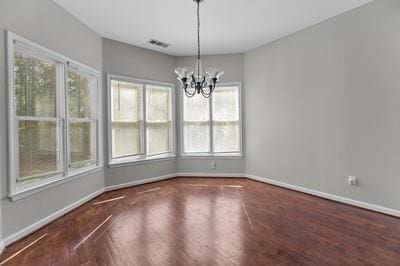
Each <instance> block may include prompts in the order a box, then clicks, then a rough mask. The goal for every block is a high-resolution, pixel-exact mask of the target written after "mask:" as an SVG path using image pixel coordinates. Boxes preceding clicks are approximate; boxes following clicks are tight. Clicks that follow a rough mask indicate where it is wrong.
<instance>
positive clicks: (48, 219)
mask: <svg viewBox="0 0 400 266" xmlns="http://www.w3.org/2000/svg"><path fill="white" fill-rule="evenodd" d="M175 177H232V178H248V179H251V180H255V181H259V182H263V183H266V184H271V185H276V186H279V187H284V188H288V189H292V190H296V191H300V192H303V193H307V194H310V195H314V196H318V197H321V198H326V199H329V200H333V201H337V202H341V203H345V204H348V205H352V206H356V207H360V208H364V209H368V210H372V211H376V212H380V213H383V214H388V215H391V216H395V217H400V210H395V209H390V208H386V207H382V206H379V205H374V204H370V203H365V202H361V201H356V200H352V199H349V198H345V197H341V196H337V195H333V194H329V193H325V192H321V191H317V190H313V189H308V188H304V187H299V186H295V185H291V184H287V183H284V182H280V181H276V180H273V179H268V178H264V177H259V176H255V175H248V174H230V173H176V174H168V175H163V176H158V177H153V178H147V179H143V180H138V181H132V182H128V183H124V184H118V185H113V186H107V187H105V188H104V189H100V190H98V191H96V192H94V193H92V194H90V195H88V196H86V197H84V198H82V199H80V200H78V201H76V202H74V203H72V204H70V205H68V206H67V207H65V208H63V209H61V210H59V211H57V212H55V213H53V214H51V215H49V216H47V217H45V218H43V219H41V220H39V221H37V222H36V223H34V224H31V225H29V226H27V227H25V228H24V229H22V230H20V231H18V232H16V233H14V234H12V235H10V236H8V237H6V238H5V239H3V241H0V253H1V251H2V250H3V249H4V247H5V246H7V245H10V244H12V243H14V242H15V241H17V240H19V239H21V238H23V237H25V236H27V235H29V234H31V233H33V232H34V231H36V230H38V229H39V228H41V227H43V226H45V225H46V224H48V223H50V222H52V221H54V220H55V219H57V218H59V217H61V216H62V215H64V214H66V213H68V212H70V211H72V210H74V209H76V208H78V207H79V206H81V205H82V204H84V203H86V202H87V201H89V200H91V199H93V198H95V197H97V196H99V195H100V194H102V193H104V192H105V191H112V190H117V189H122V188H127V187H132V186H138V185H143V184H148V183H152V182H157V181H162V180H167V179H172V178H175Z"/></svg>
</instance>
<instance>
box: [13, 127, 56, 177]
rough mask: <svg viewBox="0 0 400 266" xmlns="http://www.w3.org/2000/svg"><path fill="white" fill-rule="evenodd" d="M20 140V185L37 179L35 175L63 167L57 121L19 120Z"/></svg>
mask: <svg viewBox="0 0 400 266" xmlns="http://www.w3.org/2000/svg"><path fill="white" fill-rule="evenodd" d="M18 141H19V178H18V179H17V184H18V185H22V184H27V183H30V182H33V181H35V180H37V179H38V178H35V177H34V176H38V175H43V174H46V173H50V172H55V171H59V170H60V169H61V166H60V163H59V156H60V151H59V145H58V143H59V140H58V128H57V123H56V122H39V121H19V122H18ZM39 178H40V177H39Z"/></svg>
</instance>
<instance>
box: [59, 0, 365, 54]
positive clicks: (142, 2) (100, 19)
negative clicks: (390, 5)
mask: <svg viewBox="0 0 400 266" xmlns="http://www.w3.org/2000/svg"><path fill="white" fill-rule="evenodd" d="M54 1H55V2H56V3H58V4H59V5H60V6H62V7H63V8H64V9H66V10H67V11H68V12H70V13H71V14H73V15H74V16H75V17H77V18H78V19H79V20H81V21H82V22H83V23H85V24H86V25H88V26H89V27H90V28H91V29H93V30H94V31H95V32H97V33H98V34H99V35H101V36H103V37H106V38H109V39H113V40H117V41H121V42H125V43H129V44H132V45H136V46H140V47H144V48H148V49H152V50H156V51H160V52H163V53H167V54H171V55H193V54H195V53H196V39H195V38H196V33H195V29H196V28H195V27H196V9H195V7H196V5H195V3H194V2H193V1H192V0H112V1H111V0H54ZM368 2H371V0H205V1H204V2H203V3H201V6H200V16H201V44H202V54H225V53H237V52H246V51H249V50H252V49H254V48H256V47H259V46H262V45H264V44H266V43H269V42H271V41H274V40H276V39H279V38H281V37H283V36H286V35H289V34H291V33H294V32H296V31H299V30H301V29H304V28H307V27H309V26H311V25H314V24H316V23H319V22H321V21H323V20H326V19H328V18H331V17H333V16H336V15H339V14H341V13H344V12H346V11H348V10H351V9H353V8H356V7H358V6H361V5H363V4H366V3H368ZM151 38H153V39H157V40H160V41H163V42H166V43H169V44H171V46H170V47H168V48H159V47H156V46H153V45H150V44H149V43H147V42H148V41H149V40H150V39H151Z"/></svg>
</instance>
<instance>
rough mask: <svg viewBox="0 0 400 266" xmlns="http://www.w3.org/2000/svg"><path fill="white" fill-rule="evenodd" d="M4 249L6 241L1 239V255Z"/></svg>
mask: <svg viewBox="0 0 400 266" xmlns="http://www.w3.org/2000/svg"><path fill="white" fill-rule="evenodd" d="M3 250H4V241H3V240H0V255H1V253H3Z"/></svg>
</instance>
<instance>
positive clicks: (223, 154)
mask: <svg viewBox="0 0 400 266" xmlns="http://www.w3.org/2000/svg"><path fill="white" fill-rule="evenodd" d="M223 87H238V97H239V103H238V104H239V106H238V108H239V149H240V150H239V151H237V152H235V151H234V152H213V149H214V137H213V130H214V129H213V127H214V125H213V124H214V123H213V107H212V104H213V103H212V101H213V98H212V96H211V97H210V98H208V109H209V121H206V122H208V123H209V137H210V141H209V150H210V151H209V152H199V153H196V152H189V153H188V152H185V147H184V146H185V141H184V139H185V137H184V134H185V131H184V122H185V121H184V97H185V94H184V93H182V91H181V92H180V94H179V98H180V101H179V108H180V117H179V122H180V123H179V125H180V129H179V132H180V134H181V137H180V140H179V141H180V154H179V155H180V157H182V158H189V157H191V158H196V157H197V158H201V157H205V158H223V157H229V158H231V157H236V158H243V154H244V153H243V137H244V130H243V114H242V113H243V106H242V97H243V94H242V82H223V83H218V84H217V86H216V88H223ZM194 97H196V96H194Z"/></svg>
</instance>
